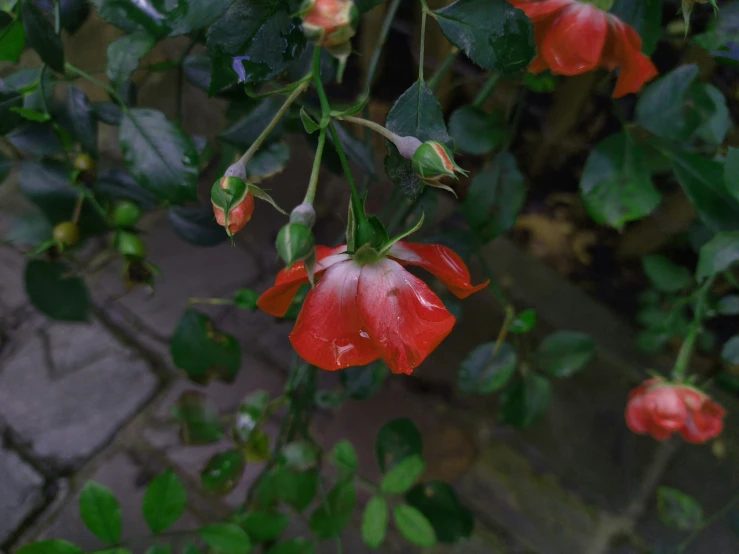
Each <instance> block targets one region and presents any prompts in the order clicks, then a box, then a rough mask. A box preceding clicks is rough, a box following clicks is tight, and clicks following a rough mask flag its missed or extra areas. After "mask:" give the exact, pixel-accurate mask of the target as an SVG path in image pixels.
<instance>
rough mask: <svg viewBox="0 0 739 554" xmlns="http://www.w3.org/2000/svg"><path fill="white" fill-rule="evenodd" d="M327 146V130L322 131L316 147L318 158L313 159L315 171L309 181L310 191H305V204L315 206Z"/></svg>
mask: <svg viewBox="0 0 739 554" xmlns="http://www.w3.org/2000/svg"><path fill="white" fill-rule="evenodd" d="M325 144H326V128H325V127H324V128H323V129H321V132H320V134H319V135H318V146H317V147H316V157H315V158H313V170H312V171H311V174H310V181H308V190H307V191H305V199H304V200H303V203H304V204H311V205H312V204H313V200H314V199H315V197H316V187H317V186H318V173H319V172H320V170H321V158H323V147H324V145H325Z"/></svg>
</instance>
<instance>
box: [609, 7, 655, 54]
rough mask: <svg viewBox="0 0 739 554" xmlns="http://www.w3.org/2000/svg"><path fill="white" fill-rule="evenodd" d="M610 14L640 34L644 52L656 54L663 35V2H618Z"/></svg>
mask: <svg viewBox="0 0 739 554" xmlns="http://www.w3.org/2000/svg"><path fill="white" fill-rule="evenodd" d="M610 12H611V13H612V14H614V15H615V16H617V17H618V18H619V19H620V20H621V21H623V22H624V23H626V24H628V25H631V26H632V27H633V28H634V30H635V31H636V32H637V33H638V34H639V36H640V37H641V40H642V46H641V49H642V52H644V53H645V54H647V55H649V54H651V53H652V52H654V49H655V48H656V46H657V41H659V39H660V36H661V35H662V2H661V0H616V2H615V3H614V4H613V7H612V8H611V10H610Z"/></svg>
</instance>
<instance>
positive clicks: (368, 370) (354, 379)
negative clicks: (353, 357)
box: [339, 361, 389, 400]
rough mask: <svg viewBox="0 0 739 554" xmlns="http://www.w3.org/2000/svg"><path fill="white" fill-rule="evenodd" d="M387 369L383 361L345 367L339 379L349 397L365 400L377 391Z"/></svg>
mask: <svg viewBox="0 0 739 554" xmlns="http://www.w3.org/2000/svg"><path fill="white" fill-rule="evenodd" d="M388 373H389V371H388V368H387V366H386V365H385V363H384V362H382V361H378V362H373V363H371V364H369V365H365V366H354V367H347V368H346V369H345V370H343V371H341V375H339V380H340V381H341V385H342V386H343V387H344V389H345V390H346V393H347V394H348V395H349V397H350V398H354V399H356V400H367V399H368V398H372V397H373V396H374V395H375V394H377V393H378V392H379V390H380V389H381V388H382V385H383V384H384V383H385V378H386V377H387V375H388Z"/></svg>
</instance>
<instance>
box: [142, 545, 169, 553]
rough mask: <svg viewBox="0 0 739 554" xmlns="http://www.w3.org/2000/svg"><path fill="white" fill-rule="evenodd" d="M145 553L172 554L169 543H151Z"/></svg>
mask: <svg viewBox="0 0 739 554" xmlns="http://www.w3.org/2000/svg"><path fill="white" fill-rule="evenodd" d="M145 554H172V545H171V544H152V545H151V546H150V547H149V548H147V549H146V552H145Z"/></svg>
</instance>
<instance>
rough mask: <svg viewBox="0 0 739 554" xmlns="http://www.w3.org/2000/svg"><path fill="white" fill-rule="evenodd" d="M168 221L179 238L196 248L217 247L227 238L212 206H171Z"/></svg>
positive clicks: (168, 210) (168, 211)
mask: <svg viewBox="0 0 739 554" xmlns="http://www.w3.org/2000/svg"><path fill="white" fill-rule="evenodd" d="M167 219H169V223H170V224H171V225H172V228H173V229H174V231H175V233H177V236H178V237H180V238H181V239H182V240H184V241H186V242H189V243H190V244H194V245H195V246H215V245H217V244H220V243H222V242H223V241H224V240H226V238H227V235H226V233H224V232H223V227H221V226H220V225H218V223H216V221H215V218H214V216H213V208H212V206H203V205H197V206H170V207H169V209H167Z"/></svg>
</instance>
